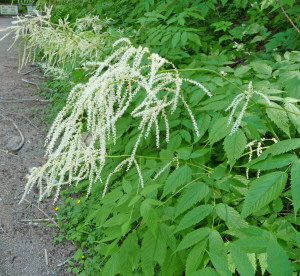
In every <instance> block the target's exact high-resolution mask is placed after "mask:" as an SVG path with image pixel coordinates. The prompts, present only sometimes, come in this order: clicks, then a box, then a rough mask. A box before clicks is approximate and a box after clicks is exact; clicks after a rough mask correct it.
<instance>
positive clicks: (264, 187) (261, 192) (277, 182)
mask: <svg viewBox="0 0 300 276" xmlns="http://www.w3.org/2000/svg"><path fill="white" fill-rule="evenodd" d="M286 181H287V174H286V173H285V172H280V171H279V172H273V173H269V174H267V175H264V176H262V177H260V178H258V179H256V180H254V181H253V182H252V183H250V189H249V191H248V193H247V194H246V199H245V201H244V205H243V210H242V214H241V217H243V218H244V217H247V216H248V215H250V214H252V213H254V212H255V211H257V210H259V209H261V208H262V207H264V206H265V205H267V204H269V203H270V202H271V201H272V200H274V199H275V198H276V197H278V196H279V195H280V193H281V192H282V190H283V189H284V187H285V183H286Z"/></svg>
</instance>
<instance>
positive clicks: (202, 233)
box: [176, 227, 211, 251]
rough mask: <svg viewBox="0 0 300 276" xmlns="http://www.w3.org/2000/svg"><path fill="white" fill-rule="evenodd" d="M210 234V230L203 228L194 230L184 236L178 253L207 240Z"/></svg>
mask: <svg viewBox="0 0 300 276" xmlns="http://www.w3.org/2000/svg"><path fill="white" fill-rule="evenodd" d="M210 232H211V229H210V228H208V227H202V228H199V229H197V230H194V231H192V232H190V233H188V234H187V235H185V236H184V238H183V240H182V241H181V242H180V244H179V245H178V247H177V250H176V251H180V250H183V249H186V248H188V247H191V246H193V245H194V244H196V243H198V242H200V241H201V240H203V239H205V238H207V237H208V235H209V233H210Z"/></svg>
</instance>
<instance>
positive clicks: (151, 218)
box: [141, 199, 158, 236]
mask: <svg viewBox="0 0 300 276" xmlns="http://www.w3.org/2000/svg"><path fill="white" fill-rule="evenodd" d="M141 215H142V217H143V219H144V221H145V223H146V225H147V226H148V228H149V229H150V230H151V232H152V233H153V235H154V236H155V235H156V229H157V223H158V214H157V212H156V210H155V209H154V208H152V205H151V200H149V199H146V200H144V201H143V202H142V204H141Z"/></svg>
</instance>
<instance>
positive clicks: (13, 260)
mask: <svg viewBox="0 0 300 276" xmlns="http://www.w3.org/2000/svg"><path fill="white" fill-rule="evenodd" d="M10 25H11V18H7V17H0V37H2V36H3V35H4V34H5V32H6V31H7V29H6V28H7V27H8V26H10ZM12 41H13V40H12V38H6V39H5V40H4V41H0V101H1V98H2V100H3V98H17V99H21V98H26V99H38V98H40V96H39V95H37V94H36V92H37V89H36V87H35V86H32V85H28V84H26V83H24V82H23V81H22V78H23V79H26V80H29V81H36V80H33V78H34V77H32V76H30V75H22V74H19V73H18V51H17V45H15V46H14V47H13V49H11V50H10V51H9V52H7V48H8V47H9V46H10V45H11V43H12ZM31 69H33V67H26V68H23V70H22V72H27V71H29V70H31ZM44 107H45V103H36V102H35V103H34V102H24V103H3V102H0V276H4V275H9V276H19V275H20V276H40V275H70V274H69V273H68V272H67V270H66V268H65V267H66V266H65V265H64V266H61V267H59V268H57V264H60V263H62V262H64V261H65V260H67V259H68V258H70V257H71V256H72V255H73V250H74V248H73V247H72V246H70V245H69V244H66V245H64V244H60V245H58V246H57V245H55V246H54V245H52V241H53V232H55V231H57V228H56V227H47V226H45V225H43V224H41V223H36V222H30V221H29V222H28V221H24V220H30V219H40V218H45V215H44V214H43V213H42V212H41V211H40V210H38V208H37V207H39V208H40V209H42V210H44V211H45V213H47V215H49V216H50V217H52V216H54V214H55V209H54V207H53V206H52V203H51V200H49V201H46V202H43V203H42V204H38V203H37V202H36V200H35V197H36V196H35V192H34V191H33V192H32V193H31V195H30V196H29V197H28V198H27V200H28V201H27V202H25V203H23V204H20V205H19V204H18V202H19V200H20V198H21V196H22V193H23V189H24V185H25V184H26V177H25V176H26V174H27V173H28V170H29V169H30V168H31V167H34V166H38V165H41V164H42V163H43V153H44V150H43V141H44V136H45V133H44V132H43V131H42V130H43V128H45V125H43V122H42V121H41V117H42V116H41V113H42V111H43V108H44ZM4 117H5V118H9V119H11V120H13V122H14V123H15V124H16V125H17V126H18V128H19V129H20V131H21V132H22V134H23V136H24V138H25V143H24V146H23V147H22V149H21V150H20V151H19V152H18V153H17V155H12V154H8V153H6V152H5V151H4V150H3V149H11V148H15V147H16V146H18V145H19V144H20V142H21V136H20V134H19V132H18V131H17V129H16V128H15V127H14V125H13V123H12V121H9V120H4ZM33 204H34V205H35V206H34V205H33ZM47 262H48V264H47Z"/></svg>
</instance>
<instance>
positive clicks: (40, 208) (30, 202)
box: [24, 199, 58, 227]
mask: <svg viewBox="0 0 300 276" xmlns="http://www.w3.org/2000/svg"><path fill="white" fill-rule="evenodd" d="M24 201H26V202H27V203H29V204H31V205H32V206H33V207H35V208H37V209H38V210H39V211H40V212H42V213H43V214H44V215H45V216H46V217H47V218H48V219H49V220H51V221H52V222H53V223H54V224H55V225H56V226H57V227H58V224H57V223H56V221H55V220H54V219H53V218H51V217H50V216H48V215H47V214H46V213H45V212H44V211H43V210H42V209H41V208H40V207H38V206H37V205H35V204H33V203H32V202H30V201H29V200H27V199H24Z"/></svg>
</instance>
